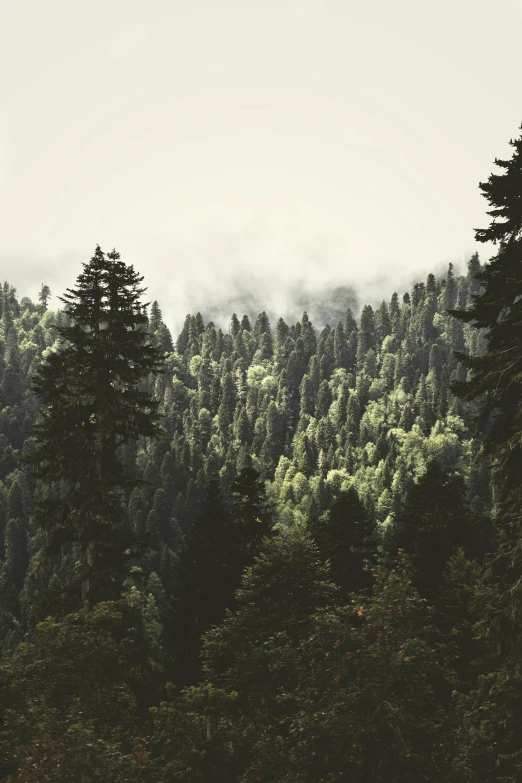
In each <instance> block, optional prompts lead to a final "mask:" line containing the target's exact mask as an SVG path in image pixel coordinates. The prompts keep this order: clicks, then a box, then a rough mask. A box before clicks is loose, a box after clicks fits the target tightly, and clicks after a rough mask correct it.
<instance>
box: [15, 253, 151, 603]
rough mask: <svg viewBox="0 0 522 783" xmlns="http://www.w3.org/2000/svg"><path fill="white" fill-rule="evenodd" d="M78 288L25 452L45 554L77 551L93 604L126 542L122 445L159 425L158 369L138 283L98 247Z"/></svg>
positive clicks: (43, 375)
mask: <svg viewBox="0 0 522 783" xmlns="http://www.w3.org/2000/svg"><path fill="white" fill-rule="evenodd" d="M83 266H84V271H83V273H82V274H80V275H79V276H78V279H77V287H76V288H75V289H67V293H66V294H65V295H64V296H63V297H60V301H62V302H63V303H64V305H65V313H66V315H67V317H68V319H69V321H70V325H69V326H60V327H56V328H57V331H58V333H59V335H60V345H59V348H58V350H57V351H55V352H53V353H51V354H49V356H48V357H47V358H46V360H45V361H44V362H43V363H42V365H41V366H40V367H39V369H38V371H37V372H36V374H35V377H34V379H33V382H32V391H33V392H34V394H35V395H36V398H37V399H38V402H39V403H40V419H39V422H38V423H37V424H36V426H35V428H34V433H33V436H34V438H35V441H36V443H35V448H34V449H33V451H32V453H30V454H27V455H26V456H24V457H23V459H22V461H23V463H24V464H28V465H31V466H32V467H33V469H34V472H35V473H36V477H37V479H38V481H39V483H40V484H41V485H43V487H45V488H47V490H48V492H47V495H46V497H44V499H43V500H41V501H39V502H38V503H37V504H36V508H35V520H36V522H37V524H38V525H39V526H40V528H41V529H42V530H43V531H44V532H45V536H46V547H45V549H44V553H43V554H44V556H46V557H50V555H51V554H52V553H53V552H56V551H58V550H59V548H60V547H61V545H63V544H64V543H67V542H77V543H78V545H79V548H80V555H81V567H80V569H79V578H80V580H81V585H82V600H83V605H84V607H85V608H89V607H90V606H91V605H92V603H93V601H94V600H96V597H97V594H99V593H100V594H101V592H102V586H103V589H108V590H109V591H112V592H114V589H116V591H117V589H118V588H117V578H116V576H115V572H116V571H117V568H118V565H119V564H121V565H122V564H123V563H124V562H126V560H127V556H126V555H125V554H124V553H125V552H126V550H128V548H129V545H130V544H131V543H132V536H130V531H127V530H126V529H125V526H124V518H125V514H124V504H123V500H124V491H125V490H129V489H131V488H132V487H133V486H135V485H136V484H137V480H135V479H131V478H130V477H129V476H128V475H126V474H125V472H124V469H123V467H122V464H121V461H120V459H119V453H120V449H121V447H122V446H124V445H125V444H127V443H128V442H129V441H132V440H136V439H137V438H139V437H152V436H154V435H156V434H157V433H158V432H159V431H160V430H159V421H160V417H159V414H158V411H157V408H158V402H157V401H154V400H153V399H151V397H150V395H149V394H148V393H147V392H145V391H142V390H141V389H140V383H141V382H142V381H143V380H144V379H145V378H146V377H147V376H148V375H149V374H150V373H153V372H158V371H160V369H161V364H162V362H161V352H160V351H159V350H158V349H156V348H154V347H153V346H151V345H150V344H149V343H148V342H147V339H146V338H147V335H146V331H145V325H146V322H147V317H146V315H145V313H144V307H145V306H144V305H142V304H141V303H140V301H139V300H140V296H141V294H142V293H143V292H144V291H145V290H146V289H144V288H140V283H141V281H142V280H143V278H142V277H139V275H138V274H137V272H135V271H134V269H133V267H132V266H127V265H126V264H125V263H124V262H122V261H120V256H119V254H118V253H117V252H116V251H115V250H113V251H112V252H111V253H109V254H108V255H105V253H103V252H102V250H101V249H100V247H99V246H97V247H96V251H95V253H94V256H93V257H92V258H91V260H90V262H89V263H86V264H84V265H83Z"/></svg>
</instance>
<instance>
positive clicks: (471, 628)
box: [0, 141, 522, 783]
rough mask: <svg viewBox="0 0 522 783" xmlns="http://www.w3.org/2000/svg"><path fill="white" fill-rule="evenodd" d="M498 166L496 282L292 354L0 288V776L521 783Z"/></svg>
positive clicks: (472, 263)
mask: <svg viewBox="0 0 522 783" xmlns="http://www.w3.org/2000/svg"><path fill="white" fill-rule="evenodd" d="M521 145H522V141H519V142H516V143H514V146H515V150H516V151H515V155H514V157H513V160H512V161H510V162H506V161H497V163H498V165H500V166H503V167H504V168H505V169H506V172H507V173H506V175H505V178H506V182H505V185H506V187H505V188H504V187H503V183H504V179H503V178H502V177H496V176H495V175H492V177H491V178H490V181H489V184H488V185H483V186H481V187H482V189H483V192H484V195H485V196H486V197H487V198H488V199H489V201H490V203H491V204H492V206H494V207H495V208H496V209H497V210H500V211H493V212H492V213H491V214H492V215H493V217H494V218H495V219H496V218H497V217H499V216H502V217H504V218H505V219H506V223H505V230H504V233H503V232H502V230H501V229H500V228H499V225H500V224H498V223H495V221H494V224H493V225H494V231H495V234H494V236H493V235H491V236H493V238H495V239H498V241H500V242H501V247H500V251H499V254H498V256H497V257H496V259H494V260H493V261H492V262H491V263H490V264H489V265H486V266H484V267H483V266H482V265H481V263H480V261H479V257H478V255H477V254H476V253H475V254H474V255H473V256H472V257H471V259H470V260H469V263H468V269H467V273H466V274H464V275H456V274H455V272H454V270H453V267H452V265H451V264H450V265H449V268H448V271H447V274H446V276H445V277H444V278H440V277H436V276H435V275H433V274H429V275H428V276H427V278H426V280H425V281H422V282H421V281H419V282H417V283H416V284H415V285H413V287H412V290H411V291H409V292H406V293H404V295H403V296H402V298H399V296H398V295H397V294H396V293H395V294H393V296H392V297H391V299H390V300H389V301H386V300H384V301H382V302H381V304H380V305H379V306H378V307H375V308H374V307H372V306H370V305H368V304H367V305H365V306H364V307H363V308H362V309H361V311H360V313H354V312H352V310H351V309H350V308H349V307H347V308H346V311H345V313H344V317H343V318H342V319H341V320H336V321H335V322H332V323H329V324H328V323H326V325H323V326H322V328H321V329H315V328H314V326H313V325H312V322H311V321H310V318H309V316H308V315H307V313H304V314H303V316H302V318H301V320H300V321H298V322H296V323H291V324H288V323H286V322H285V320H284V319H283V318H279V319H278V320H277V321H276V323H275V326H274V327H273V328H272V325H271V324H270V321H269V317H268V315H267V313H266V312H263V313H261V314H259V315H258V316H257V317H256V318H255V320H254V319H252V321H251V320H250V316H249V315H244V316H243V317H242V318H241V320H240V319H239V318H238V317H237V315H235V314H234V315H232V318H231V321H230V325H229V327H228V328H227V329H224V330H223V329H222V328H220V327H219V326H216V325H215V324H214V323H213V322H208V323H205V321H204V319H203V317H202V316H201V314H199V313H198V314H196V315H188V316H187V317H186V320H185V323H184V326H183V329H182V330H181V332H180V334H179V335H178V336H177V339H176V341H175V342H174V341H173V338H172V336H171V333H170V331H169V329H168V327H167V326H166V324H165V323H164V322H163V318H162V314H161V310H160V308H159V305H158V303H157V302H154V303H153V304H152V306H151V307H150V309H149V311H148V313H147V310H146V309H145V307H144V305H143V304H142V303H141V302H140V301H139V296H140V295H141V294H142V293H143V292H144V289H141V288H139V284H140V282H141V278H139V277H138V276H137V273H135V272H134V270H133V269H132V267H127V266H126V265H125V264H124V263H123V262H122V261H120V259H119V256H118V254H117V253H115V252H113V253H110V254H108V255H105V254H104V253H103V252H102V251H101V250H100V248H97V249H96V252H95V254H94V256H93V258H92V259H91V261H90V262H89V263H88V264H86V265H84V273H83V274H82V275H80V277H79V278H78V285H77V287H76V288H75V289H74V290H72V291H70V292H69V294H68V296H66V297H64V299H63V300H62V301H63V302H64V304H65V307H64V309H63V310H57V311H56V312H51V311H49V310H48V309H47V304H48V299H49V296H50V291H49V289H48V287H47V286H42V289H41V291H40V293H39V296H38V304H34V303H33V302H32V301H31V300H30V299H29V298H27V297H24V298H22V299H21V300H19V298H18V297H17V294H16V289H15V288H14V287H13V286H12V285H10V284H8V283H5V284H4V287H3V291H2V297H1V298H0V314H1V320H2V326H1V331H0V403H1V405H2V408H1V410H0V558H1V567H0V644H1V647H2V650H3V658H2V663H1V666H0V690H1V691H2V694H1V696H2V699H1V706H0V720H1V727H0V764H3V766H2V767H1V774H2V775H3V778H5V779H6V780H7V781H10V783H22V781H46V780H49V781H50V780H63V781H66V780H67V781H69V780H89V781H90V780H107V779H110V780H111V781H115V783H118V781H143V782H144V783H145V781H163V780H167V779H168V780H180V781H216V780H226V781H230V782H231V783H234V781H235V782H236V783H250V781H252V782H253V781H264V782H266V783H268V782H269V781H270V782H272V781H274V783H275V781H278V783H282V782H283V781H285V782H286V783H291V782H292V783H293V782H294V781H302V782H303V783H308V781H309V782H310V783H321V782H322V783H333V781H344V780H353V781H360V783H366V782H368V783H370V781H386V782H387V783H389V782H390V781H397V783H398V782H399V781H412V783H413V781H418V780H420V779H422V780H426V781H440V780H441V779H445V778H446V779H448V780H451V781H463V782H464V783H471V781H476V780H484V781H486V780H488V781H495V780H496V781H499V783H500V781H515V780H519V779H520V778H519V777H517V776H519V775H520V774H522V773H521V770H522V766H521V765H522V755H521V754H522V751H521V748H522V738H521V736H520V725H521V723H520V720H519V717H520V715H521V714H522V695H521V694H522V690H521V689H520V683H521V682H522V680H521V661H522V659H521V657H520V643H519V639H520V638H522V635H521V634H520V621H519V609H518V608H517V607H518V603H517V600H518V599H517V596H518V591H519V590H520V581H521V579H520V576H521V573H522V572H521V571H520V563H521V561H520V555H519V546H520V540H521V538H522V533H521V532H520V481H519V470H520V468H519V462H520V460H519V459H518V458H517V454H518V450H519V448H520V437H519V431H520V403H519V401H518V392H517V389H518V388H519V383H520V379H519V370H518V351H519V347H520V346H519V343H520V318H519V317H518V316H517V313H518V310H519V309H520V308H519V296H520V295H519V293H518V292H519V289H520V285H521V280H522V274H521V272H520V260H519V255H518V253H519V249H520V241H521V240H520V236H519V235H520V222H521V221H520V219H519V216H518V217H517V215H518V212H517V209H518V210H519V206H518V205H519V201H520V198H521V196H522V175H521V173H520V172H521V170H520V162H519V152H520V149H521ZM507 180H509V181H507ZM510 194H514V195H512V198H511V200H510ZM517 220H518V222H517ZM492 230H493V229H492ZM491 236H490V233H488V232H487V231H483V232H477V239H479V240H481V239H489V238H491ZM503 275H509V284H504V282H503ZM337 304H338V303H337V302H336V307H337ZM458 313H460V315H459V317H457V318H456V317H455V314H458ZM323 317H325V320H328V313H324V312H323ZM517 318H518V320H517ZM484 395H485V396H484ZM477 421H478V428H477V426H476V422H477ZM491 471H492V477H493V481H491V480H490V475H491ZM492 488H493V490H494V493H495V504H493V500H492Z"/></svg>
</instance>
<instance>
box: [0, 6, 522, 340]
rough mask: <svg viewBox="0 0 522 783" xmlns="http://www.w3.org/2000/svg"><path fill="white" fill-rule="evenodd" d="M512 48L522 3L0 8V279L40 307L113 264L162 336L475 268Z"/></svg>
mask: <svg viewBox="0 0 522 783" xmlns="http://www.w3.org/2000/svg"><path fill="white" fill-rule="evenodd" d="M499 31H501V33H500V32H499ZM521 33H522V4H521V3H520V2H519V0H498V1H497V3H495V4H493V3H489V2H486V0H478V1H477V2H471V0H451V2H450V1H449V0H441V2H439V3H437V4H428V3H418V2H415V0H397V2H394V3H389V2H386V0H376V2H374V3H371V4H370V3H360V2H355V0H264V2H262V3H261V2H257V0H220V2H216V1H215V0H192V2H190V3H186V2H181V0H170V1H169V2H167V0H150V2H148V3H147V4H143V3H141V2H137V0H127V2H123V0H91V2H90V3H88V4H79V3H78V4H77V3H65V2H64V1H63V0H48V2H46V3H41V2H38V0H27V2H24V3H20V2H19V0H3V2H2V3H0V73H1V74H2V76H1V77H0V79H1V82H2V106H1V107H0V214H1V215H2V230H1V231H0V277H1V278H2V279H4V280H8V281H9V282H10V283H11V284H12V285H15V286H16V287H17V289H18V291H19V293H20V294H21V295H28V296H31V297H33V298H35V297H36V295H37V292H38V289H39V286H40V285H41V283H42V282H43V283H46V284H47V285H49V286H50V287H51V289H52V292H53V298H52V299H51V306H52V307H56V306H57V300H56V298H55V297H56V295H59V294H61V293H63V291H64V290H65V288H66V287H68V286H71V285H72V284H73V283H74V280H75V278H76V276H77V275H78V274H79V272H80V271H81V262H82V261H87V260H88V259H89V258H90V256H91V255H92V253H93V251H94V248H95V246H96V244H97V243H99V244H100V245H101V247H102V248H103V249H104V250H106V251H108V250H110V249H112V248H113V247H115V248H116V249H117V250H118V251H119V252H120V253H121V255H122V258H123V259H124V260H125V261H127V262H129V263H132V264H133V265H134V266H135V268H136V269H137V270H139V272H140V273H141V274H143V275H144V276H145V284H146V285H148V288H149V291H148V298H150V299H151V300H153V299H157V300H158V301H159V302H160V305H161V307H162V310H163V313H164V317H165V321H166V322H167V324H168V325H169V327H170V328H171V329H172V330H173V332H174V333H175V332H176V331H177V330H178V329H179V326H180V324H181V323H182V321H183V319H184V316H185V314H186V313H187V312H189V311H195V310H200V311H201V312H202V313H205V314H208V316H209V317H210V316H212V317H214V320H222V319H223V318H224V319H225V321H228V318H229V316H230V313H231V312H232V311H234V310H235V311H236V312H237V313H238V314H242V313H243V312H245V311H247V312H251V313H254V314H255V312H256V311H260V310H262V309H265V310H267V311H269V312H270V313H272V314H274V315H276V314H277V315H278V314H282V315H285V316H286V317H289V318H291V317H294V316H296V317H297V316H298V315H300V314H301V312H302V309H303V308H304V307H307V308H310V309H311V310H312V313H311V317H313V318H316V320H317V321H318V322H319V321H320V320H321V317H322V316H321V302H328V300H329V299H331V297H332V296H333V294H332V291H335V289H338V288H342V289H343V290H346V301H347V303H350V304H352V305H353V306H354V307H355V309H357V307H358V306H360V304H361V303H365V302H370V303H372V302H378V301H380V299H382V298H383V297H388V296H389V295H390V294H391V293H392V292H393V291H394V290H397V291H398V292H399V293H401V292H402V291H403V290H405V289H406V288H408V287H409V286H410V285H411V282H412V281H414V280H418V279H425V277H426V275H427V274H428V272H430V271H439V270H440V271H441V273H442V274H444V272H445V269H447V264H448V262H450V261H452V262H453V263H455V264H456V265H459V264H460V265H461V266H462V265H463V264H465V261H466V260H467V259H468V258H469V257H470V256H471V254H472V253H473V252H474V250H476V249H478V250H479V252H480V255H481V258H482V260H486V259H487V258H488V257H489V256H490V255H491V252H490V249H488V248H482V247H481V246H478V247H476V245H475V242H474V232H473V229H474V228H477V227H482V226H484V225H487V224H488V223H489V218H488V217H487V216H486V215H485V210H486V208H487V204H486V202H485V201H484V199H482V198H481V196H480V192H479V189H478V183H479V182H480V181H485V180H487V178H488V176H489V174H490V173H491V170H492V167H493V160H494V158H495V157H499V158H502V157H510V154H511V151H510V147H509V145H508V141H509V139H510V138H512V137H515V136H517V135H518V127H519V125H520V121H521V120H522V117H521V116H520V104H519V101H518V100H517V97H516V96H518V95H519V92H520V89H519V87H520V85H519V75H520V73H522V48H521V47H520V35H521ZM513 96H515V97H513ZM314 310H315V311H316V313H317V315H316V316H315V315H313V311H314ZM323 313H324V308H323ZM220 314H223V315H222V316H221V315H220Z"/></svg>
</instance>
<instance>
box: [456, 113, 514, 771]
mask: <svg viewBox="0 0 522 783" xmlns="http://www.w3.org/2000/svg"><path fill="white" fill-rule="evenodd" d="M521 130H522V126H521ZM510 144H511V146H512V147H513V148H514V154H513V156H512V158H511V159H510V160H507V161H506V160H498V159H496V160H495V165H497V166H498V167H499V168H501V169H503V170H504V172H503V173H502V174H491V175H490V177H489V179H488V181H487V182H486V183H480V186H479V187H480V189H481V191H482V195H483V196H484V197H485V198H486V199H487V200H488V202H489V204H490V206H491V207H492V209H491V210H489V211H488V214H489V215H491V217H492V218H493V220H492V222H491V224H490V226H489V227H488V228H486V229H476V230H475V238H476V240H477V241H479V242H488V241H492V242H493V243H494V244H497V243H498V244H499V251H498V253H497V255H496V256H494V257H493V258H492V259H491V261H490V263H489V264H487V265H486V266H485V267H484V269H483V270H482V271H481V272H480V273H478V274H477V273H476V272H477V261H478V259H474V262H473V266H472V269H470V271H473V277H474V279H475V280H476V281H477V282H478V283H479V284H480V286H481V289H479V290H478V291H476V292H475V293H474V295H473V296H472V298H471V299H472V301H471V305H470V307H469V309H468V310H465V311H453V312H452V315H454V316H455V317H457V318H459V319H460V320H462V321H464V322H467V323H471V325H472V326H473V327H475V328H477V329H483V330H486V331H485V342H486V351H485V353H484V354H483V355H481V356H465V355H464V354H462V353H460V354H459V355H458V357H459V359H460V361H461V362H462V364H463V365H464V367H465V368H466V369H468V370H469V376H470V377H469V379H468V380H464V381H458V382H455V383H454V384H453V388H454V390H455V391H456V392H457V394H459V395H460V396H462V397H463V398H464V399H466V400H478V401H479V403H480V415H479V417H478V421H477V428H478V429H479V430H482V431H483V432H484V446H485V453H486V454H487V456H488V457H489V459H490V462H491V464H492V469H493V472H492V478H493V488H494V499H495V505H496V519H495V521H496V524H497V528H498V531H499V542H498V548H497V551H496V552H494V553H493V554H492V555H491V556H490V557H489V558H488V562H487V567H486V570H485V573H484V576H483V579H482V582H481V585H480V587H479V589H478V591H477V605H478V607H480V612H481V618H480V621H479V623H478V625H477V627H476V632H477V635H478V638H479V639H480V640H481V641H482V642H483V645H484V650H483V653H482V656H481V658H482V660H481V670H482V675H481V677H480V678H479V683H478V685H477V688H476V689H475V690H474V691H472V692H471V693H470V695H469V697H467V698H463V703H462V705H461V708H462V713H461V714H462V716H463V722H462V757H463V759H464V763H465V766H466V769H467V771H468V774H469V775H470V779H473V780H474V781H475V780H476V781H486V780H488V781H492V780H496V781H515V780H520V775H521V770H522V753H521V750H520V749H521V748H522V742H521V736H520V725H521V719H522V677H521V675H520V672H521V669H522V611H521V606H522V604H521V601H520V597H521V591H522V580H521V577H520V575H521V573H522V556H521V547H520V543H521V541H522V513H521V509H522V421H521V408H520V381H521V378H522V372H521V370H522V354H521V351H520V345H521V341H522V327H521V324H522V266H521V259H522V211H521V209H520V203H521V199H522V136H521V137H520V138H519V139H517V140H515V141H513V140H512V141H511V142H510ZM478 738H480V740H479V741H477V739H478Z"/></svg>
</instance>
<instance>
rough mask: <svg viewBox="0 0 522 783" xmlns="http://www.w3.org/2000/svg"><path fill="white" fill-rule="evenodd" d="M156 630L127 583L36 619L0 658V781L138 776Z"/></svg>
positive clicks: (158, 666)
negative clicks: (75, 608)
mask: <svg viewBox="0 0 522 783" xmlns="http://www.w3.org/2000/svg"><path fill="white" fill-rule="evenodd" d="M155 635H157V630H156V629H155V628H154V624H153V623H151V616H150V612H148V607H147V602H146V599H145V598H144V597H143V596H142V595H141V594H140V593H139V592H138V591H136V590H135V591H131V592H130V593H128V594H126V595H125V597H124V598H122V599H121V600H119V601H118V602H103V603H98V604H97V605H96V606H94V607H93V608H92V610H91V611H89V612H85V611H84V610H80V611H79V612H75V613H71V614H68V615H66V616H65V617H64V618H63V619H62V620H60V621H58V620H56V619H55V618H54V617H47V618H46V620H45V621H43V622H41V623H39V624H38V625H37V627H36V629H35V631H34V633H33V636H32V639H31V641H30V642H25V643H23V644H21V645H20V646H19V647H18V649H17V650H16V652H15V653H14V655H13V656H12V657H10V658H5V659H4V660H3V661H2V662H1V663H0V687H2V686H3V687H2V690H3V697H4V698H3V700H2V701H3V704H2V707H1V708H0V709H1V711H2V712H3V713H4V714H3V715H2V717H3V721H1V724H2V725H1V727H0V759H1V760H2V761H1V762H0V774H1V773H4V772H5V773H8V774H9V773H10V774H9V776H8V777H7V778H6V777H4V775H3V774H2V780H7V781H9V782H10V783H70V781H73V780H74V781H87V780H93V781H94V780H111V781H114V783H127V782H128V781H136V783H138V781H142V780H143V779H144V778H143V777H142V775H141V774H140V772H141V773H143V772H144V771H145V767H146V766H147V763H148V758H147V752H146V737H144V736H143V734H144V730H143V718H144V716H145V715H146V714H147V711H148V707H149V706H150V704H151V700H152V698H153V697H154V695H155V694H156V693H157V688H156V683H155V680H156V677H157V675H158V674H161V672H162V668H163V659H162V653H161V649H160V647H159V645H158V642H157V639H155V638H154V637H155ZM4 764H5V766H4ZM2 767H3V768H2Z"/></svg>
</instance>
